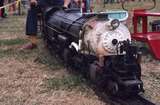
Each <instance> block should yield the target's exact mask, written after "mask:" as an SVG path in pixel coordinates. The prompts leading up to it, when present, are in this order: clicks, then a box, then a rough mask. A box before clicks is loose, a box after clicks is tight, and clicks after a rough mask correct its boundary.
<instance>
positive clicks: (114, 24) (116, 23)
mask: <svg viewBox="0 0 160 105" xmlns="http://www.w3.org/2000/svg"><path fill="white" fill-rule="evenodd" d="M119 25H120V21H119V20H118V19H114V20H112V21H111V26H112V29H113V30H114V29H116V28H118V27H119Z"/></svg>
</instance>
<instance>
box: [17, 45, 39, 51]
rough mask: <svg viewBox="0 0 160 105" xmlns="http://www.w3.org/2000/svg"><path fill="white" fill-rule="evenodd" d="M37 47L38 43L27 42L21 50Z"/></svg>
mask: <svg viewBox="0 0 160 105" xmlns="http://www.w3.org/2000/svg"><path fill="white" fill-rule="evenodd" d="M35 48H37V45H36V44H33V43H27V44H25V45H23V46H22V47H21V48H20V50H32V49H35Z"/></svg>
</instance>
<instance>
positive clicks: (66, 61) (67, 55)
mask: <svg viewBox="0 0 160 105" xmlns="http://www.w3.org/2000/svg"><path fill="white" fill-rule="evenodd" d="M63 60H64V64H65V66H66V67H67V68H68V67H69V65H70V64H71V60H72V58H71V52H70V49H69V48H65V49H64V51H63Z"/></svg>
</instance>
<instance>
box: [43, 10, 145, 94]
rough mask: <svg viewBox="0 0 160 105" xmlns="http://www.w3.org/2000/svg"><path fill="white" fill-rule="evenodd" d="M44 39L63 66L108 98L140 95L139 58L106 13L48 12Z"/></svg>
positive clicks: (126, 35)
mask: <svg viewBox="0 0 160 105" xmlns="http://www.w3.org/2000/svg"><path fill="white" fill-rule="evenodd" d="M43 31H44V39H45V40H46V42H47V44H48V46H49V47H50V48H51V49H53V50H54V51H55V52H57V53H58V54H59V55H60V56H61V57H62V58H63V60H64V62H65V64H66V65H67V66H71V67H74V68H76V70H79V71H81V72H82V73H84V74H85V75H86V76H87V77H89V78H90V79H91V80H92V81H93V82H94V83H96V84H97V85H101V87H104V88H105V89H106V91H107V92H109V93H111V94H112V95H118V94H121V93H126V94H138V93H139V92H143V82H142V80H141V67H140V62H139V58H140V54H139V53H138V48H137V47H136V46H134V45H133V44H132V42H131V34H130V32H129V30H128V28H127V27H126V26H125V25H124V24H122V23H121V22H120V21H119V20H117V19H110V18H108V14H107V13H105V12H104V13H83V14H82V13H80V11H79V9H66V10H62V9H59V8H50V9H47V10H46V11H45V12H44V25H43Z"/></svg>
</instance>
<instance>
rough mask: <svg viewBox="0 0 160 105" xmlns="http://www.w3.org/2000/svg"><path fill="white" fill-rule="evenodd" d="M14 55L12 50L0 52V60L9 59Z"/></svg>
mask: <svg viewBox="0 0 160 105" xmlns="http://www.w3.org/2000/svg"><path fill="white" fill-rule="evenodd" d="M13 54H14V50H13V49H7V50H0V58H3V57H9V56H11V55H13Z"/></svg>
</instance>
